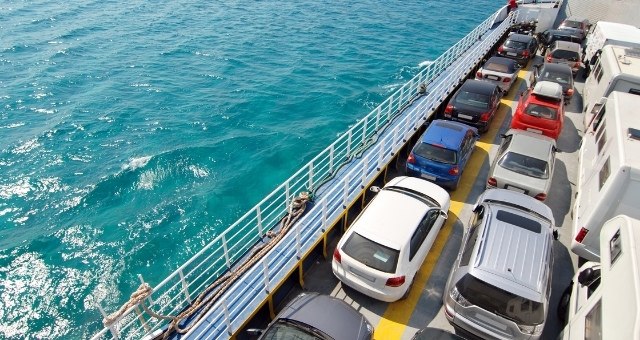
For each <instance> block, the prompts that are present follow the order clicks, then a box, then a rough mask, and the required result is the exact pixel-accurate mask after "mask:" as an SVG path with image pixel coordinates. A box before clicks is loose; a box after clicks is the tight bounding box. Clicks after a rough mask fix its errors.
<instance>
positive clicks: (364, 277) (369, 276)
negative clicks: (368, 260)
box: [349, 267, 376, 282]
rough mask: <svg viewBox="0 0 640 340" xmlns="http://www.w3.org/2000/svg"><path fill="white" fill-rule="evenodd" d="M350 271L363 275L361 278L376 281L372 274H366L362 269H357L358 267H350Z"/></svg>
mask: <svg viewBox="0 0 640 340" xmlns="http://www.w3.org/2000/svg"><path fill="white" fill-rule="evenodd" d="M349 271H350V272H352V273H353V274H355V275H356V276H358V277H361V278H363V279H365V280H367V281H371V282H375V281H376V278H375V277H373V276H371V275H367V274H365V273H363V272H361V271H359V270H357V269H355V268H353V267H349Z"/></svg>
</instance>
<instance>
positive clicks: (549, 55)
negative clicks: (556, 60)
mask: <svg viewBox="0 0 640 340" xmlns="http://www.w3.org/2000/svg"><path fill="white" fill-rule="evenodd" d="M547 62H548V63H550V62H551V54H547Z"/></svg>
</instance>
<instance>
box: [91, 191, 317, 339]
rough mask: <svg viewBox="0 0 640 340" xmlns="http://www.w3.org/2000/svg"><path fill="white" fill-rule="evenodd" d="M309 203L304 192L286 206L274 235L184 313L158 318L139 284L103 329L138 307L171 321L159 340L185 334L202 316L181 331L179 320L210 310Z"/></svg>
mask: <svg viewBox="0 0 640 340" xmlns="http://www.w3.org/2000/svg"><path fill="white" fill-rule="evenodd" d="M309 199H310V195H309V193H308V192H301V193H300V194H299V195H298V196H297V197H295V198H294V199H293V201H292V202H291V204H290V205H289V209H288V212H287V214H286V215H285V216H284V217H283V218H282V219H281V220H280V229H279V230H277V231H272V230H270V231H268V232H267V237H269V238H270V239H269V241H268V242H266V243H263V244H260V245H258V246H256V247H255V248H254V249H253V252H252V254H251V255H250V256H249V258H248V259H247V260H246V261H245V262H243V263H242V264H241V265H240V266H239V267H237V268H235V270H233V271H230V272H228V273H226V274H225V275H223V276H221V277H219V278H218V279H217V280H215V281H214V282H213V283H212V284H210V285H209V286H208V287H207V288H205V289H204V290H203V291H202V292H201V293H200V294H199V295H198V297H197V298H196V300H195V301H194V302H193V303H192V304H191V305H190V306H189V308H187V309H185V310H184V311H182V312H181V313H180V314H178V315H177V316H171V315H162V314H158V313H156V312H154V311H153V310H151V309H150V308H149V307H148V306H147V305H146V304H145V299H146V298H147V297H149V296H150V295H151V293H152V292H153V290H152V289H151V287H150V286H149V285H148V284H146V283H144V284H141V285H140V286H139V287H138V289H137V290H136V291H135V292H133V294H131V298H130V299H129V301H127V302H126V303H125V304H124V305H123V306H122V307H120V309H118V310H117V311H116V312H114V313H112V314H110V315H109V316H107V317H106V318H104V320H103V323H104V325H105V326H107V327H108V326H110V325H112V324H113V323H114V322H116V321H118V320H119V319H120V318H121V317H122V316H123V315H124V313H125V312H126V311H127V310H128V309H129V308H131V307H133V306H135V305H138V304H140V305H142V308H143V309H144V311H145V312H146V313H147V314H149V315H150V316H152V317H154V318H156V319H160V320H171V322H170V323H169V326H168V328H167V329H166V330H165V331H164V332H163V336H162V339H167V338H168V337H169V335H171V334H172V333H173V332H174V331H175V332H178V333H180V334H185V333H187V332H188V331H189V330H190V329H191V328H192V327H193V326H194V325H196V324H197V323H198V321H199V320H200V319H202V317H203V316H204V315H205V313H200V314H199V315H198V317H197V318H196V319H195V320H192V321H191V322H190V323H189V324H190V325H189V326H188V327H185V328H181V327H180V326H179V324H180V323H181V322H182V321H183V320H185V319H188V318H190V317H191V316H192V315H193V314H194V313H195V312H197V311H198V310H208V309H209V308H211V306H212V305H213V304H214V303H215V302H216V301H217V300H218V298H219V297H220V296H222V294H224V293H225V292H226V291H227V289H228V288H229V287H230V286H231V285H232V284H233V283H234V282H235V281H236V280H237V279H238V278H239V277H240V276H242V274H244V273H245V272H246V271H247V270H249V268H251V267H252V266H253V265H254V264H256V263H257V262H258V261H259V260H261V259H262V258H264V257H265V256H266V255H267V253H268V252H269V251H270V250H271V249H273V247H275V245H276V244H277V243H278V242H279V241H280V240H281V239H282V238H283V237H284V236H285V235H286V234H287V232H288V231H289V229H291V227H292V226H293V225H294V224H295V223H296V222H297V221H298V219H300V217H301V216H302V215H303V214H304V212H305V209H306V207H307V202H308V201H309ZM214 290H215V291H214Z"/></svg>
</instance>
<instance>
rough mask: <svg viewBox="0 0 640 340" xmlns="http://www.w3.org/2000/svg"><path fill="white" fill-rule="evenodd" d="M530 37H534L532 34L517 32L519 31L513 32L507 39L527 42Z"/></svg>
mask: <svg viewBox="0 0 640 340" xmlns="http://www.w3.org/2000/svg"><path fill="white" fill-rule="evenodd" d="M532 39H534V38H533V37H532V36H530V35H527V34H519V33H514V34H512V35H510V36H509V37H508V38H507V40H513V41H522V42H529V41H531V40H532Z"/></svg>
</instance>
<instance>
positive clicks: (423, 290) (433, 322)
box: [95, 1, 584, 339]
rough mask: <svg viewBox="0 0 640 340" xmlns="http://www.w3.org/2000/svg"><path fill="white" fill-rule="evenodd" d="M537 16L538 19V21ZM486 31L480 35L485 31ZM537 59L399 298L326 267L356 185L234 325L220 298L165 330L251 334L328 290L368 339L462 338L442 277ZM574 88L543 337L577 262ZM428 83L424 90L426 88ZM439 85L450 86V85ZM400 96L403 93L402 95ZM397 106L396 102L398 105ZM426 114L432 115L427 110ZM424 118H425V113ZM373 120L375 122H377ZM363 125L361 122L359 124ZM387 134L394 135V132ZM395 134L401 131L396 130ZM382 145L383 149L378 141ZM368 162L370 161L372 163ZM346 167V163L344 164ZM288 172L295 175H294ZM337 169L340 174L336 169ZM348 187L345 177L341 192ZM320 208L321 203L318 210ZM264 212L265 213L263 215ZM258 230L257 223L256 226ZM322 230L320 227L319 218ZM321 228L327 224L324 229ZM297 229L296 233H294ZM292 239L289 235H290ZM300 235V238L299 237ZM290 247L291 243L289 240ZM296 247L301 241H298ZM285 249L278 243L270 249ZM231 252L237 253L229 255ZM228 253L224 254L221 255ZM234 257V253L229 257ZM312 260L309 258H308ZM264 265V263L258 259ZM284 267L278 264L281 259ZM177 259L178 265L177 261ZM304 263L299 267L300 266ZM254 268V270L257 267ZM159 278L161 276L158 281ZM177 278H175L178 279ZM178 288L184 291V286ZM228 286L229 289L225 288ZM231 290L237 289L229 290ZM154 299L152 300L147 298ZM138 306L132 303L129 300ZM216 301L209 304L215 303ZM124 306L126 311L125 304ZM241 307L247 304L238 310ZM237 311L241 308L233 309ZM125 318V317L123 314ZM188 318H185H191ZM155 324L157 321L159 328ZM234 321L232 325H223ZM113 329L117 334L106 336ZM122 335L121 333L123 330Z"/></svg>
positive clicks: (553, 193)
mask: <svg viewBox="0 0 640 340" xmlns="http://www.w3.org/2000/svg"><path fill="white" fill-rule="evenodd" d="M560 3H561V6H560V12H559V13H558V16H557V17H556V18H554V20H552V22H548V23H546V25H547V27H550V26H551V25H553V26H554V27H555V26H556V25H557V23H559V22H560V21H561V20H562V19H563V18H564V17H566V16H567V12H570V10H569V6H571V4H575V2H572V1H563V2H560ZM545 5H546V6H547V7H551V6H553V3H547V4H542V5H541V4H533V5H521V9H522V10H526V8H527V6H531V7H530V9H532V10H533V12H535V11H538V10H539V9H540V8H541V6H542V7H544V6H545ZM539 24H540V22H539ZM485 38H486V36H485ZM542 62H543V59H542V57H541V56H539V55H538V56H536V57H535V59H534V60H532V61H530V62H529V64H528V65H527V67H525V68H523V69H522V70H521V71H520V72H519V73H518V80H517V81H516V82H515V83H514V85H513V87H512V88H511V90H510V91H509V92H508V93H506V94H505V95H504V97H503V98H502V99H501V105H500V108H499V109H498V111H497V113H496V116H495V117H494V120H493V122H492V123H491V126H490V129H489V130H488V131H487V132H486V133H483V134H482V135H481V138H480V140H479V141H478V142H477V143H476V147H475V150H474V152H473V155H472V156H471V158H470V160H469V162H468V163H467V166H466V168H465V170H464V173H463V177H462V180H461V182H460V184H459V187H458V189H457V190H455V191H452V192H450V195H451V207H450V210H449V214H448V215H449V218H448V220H447V222H446V223H445V225H444V226H443V227H442V229H441V231H440V233H439V234H438V237H437V239H436V241H435V242H434V244H433V246H432V248H431V250H430V251H429V254H428V255H427V258H426V260H425V261H424V263H423V265H422V267H421V268H420V270H419V272H418V274H417V276H416V279H415V281H414V284H413V286H412V288H411V290H410V293H409V295H408V297H407V298H406V299H403V300H400V301H397V302H393V303H385V302H380V301H377V300H374V299H372V298H369V297H367V296H365V295H362V294H360V293H358V292H356V291H355V290H353V289H351V288H349V287H345V286H344V285H342V284H341V283H340V282H339V281H338V279H337V278H336V277H335V276H334V275H333V273H332V271H331V254H332V253H333V250H334V248H335V245H336V243H337V241H338V240H339V236H340V234H341V233H342V231H343V230H344V228H346V227H347V226H348V225H349V222H350V221H352V220H353V219H354V218H355V217H356V216H357V212H358V210H359V209H361V208H362V207H363V206H364V205H365V204H366V202H367V201H368V200H370V199H371V197H373V193H370V192H368V191H367V190H360V191H361V195H356V196H357V197H358V198H357V199H355V200H354V202H355V203H352V204H351V205H349V207H348V208H347V207H345V208H347V209H346V211H347V213H343V214H342V215H341V217H340V222H339V223H336V224H335V225H334V226H333V227H332V229H333V230H334V232H333V234H332V237H331V235H329V237H327V236H328V235H327V234H325V235H324V236H323V237H321V239H322V240H321V241H319V243H318V241H316V243H314V244H313V245H311V246H310V247H312V248H313V247H315V248H317V249H320V251H319V252H315V255H314V256H307V255H308V253H307V255H305V256H304V257H302V259H301V258H300V256H298V260H297V261H298V264H294V265H293V266H294V267H295V268H297V269H292V270H291V271H289V272H288V274H286V275H287V276H288V277H287V278H278V279H279V280H281V281H280V282H279V283H277V284H276V287H274V289H265V292H264V293H265V294H266V296H267V297H266V298H265V300H264V301H262V302H257V304H258V305H259V307H258V308H257V309H255V310H253V312H249V314H250V315H249V316H248V317H247V316H246V315H244V316H243V318H244V320H245V321H244V322H242V323H241V325H233V324H232V323H231V321H229V320H230V319H233V315H231V314H233V313H232V312H230V310H231V309H232V308H233V306H231V305H227V304H226V303H224V304H223V308H220V306H219V305H218V309H222V310H223V311H218V312H214V313H209V312H202V313H203V314H207V315H206V316H205V317H204V321H196V322H195V323H196V324H197V325H196V326H195V327H194V328H193V329H192V330H190V331H189V332H188V333H186V334H184V335H181V334H175V333H174V334H173V335H172V336H170V337H172V338H212V339H217V338H225V337H234V338H239V339H244V338H251V337H250V336H249V334H248V333H247V332H246V329H248V328H263V327H265V326H266V324H267V323H268V321H269V317H273V315H274V314H275V313H277V312H278V310H279V309H280V308H282V307H283V306H284V305H285V304H286V303H287V302H288V301H290V300H291V299H292V298H293V297H295V296H297V295H298V294H299V293H300V292H302V291H311V292H318V293H321V294H326V295H331V296H334V297H336V298H339V299H341V300H343V301H345V302H347V303H348V304H350V305H351V306H353V307H354V308H355V309H356V310H358V311H359V312H360V313H362V314H363V315H364V316H365V317H366V318H367V319H368V320H369V321H370V322H371V324H372V325H373V327H374V328H375V333H374V338H375V339H411V338H412V337H413V336H414V335H415V334H416V332H417V331H418V330H421V329H423V331H422V336H423V337H424V338H429V339H431V338H433V339H459V338H460V337H459V336H461V337H462V338H466V337H467V336H468V335H466V334H456V332H455V330H454V329H453V327H452V326H451V325H450V324H449V322H448V321H447V320H446V318H445V317H444V312H443V307H442V294H443V290H444V286H445V283H446V280H447V278H448V275H449V272H450V270H451V266H452V264H453V262H454V261H455V258H456V256H457V253H458V251H459V247H460V243H461V238H462V235H463V230H464V228H465V227H466V226H467V225H468V221H469V217H470V208H471V206H472V204H474V203H475V201H476V200H477V198H478V196H479V195H480V194H481V193H482V192H483V191H484V190H485V184H486V179H487V176H488V171H489V167H490V164H491V161H492V160H493V158H494V157H495V153H496V151H497V146H498V145H499V143H500V134H502V133H504V132H505V131H506V130H507V129H508V127H509V123H510V119H511V116H512V112H513V110H514V109H515V106H516V105H517V102H518V100H519V98H520V94H521V93H522V92H523V91H524V90H525V89H526V88H527V87H528V86H529V83H530V80H531V77H532V74H531V68H532V66H533V65H535V64H541V63H542ZM465 72H468V73H470V74H473V72H475V67H473V66H472V68H471V69H470V70H465ZM575 81H576V83H575V90H576V92H575V94H574V95H573V98H572V99H571V102H570V103H569V104H567V105H566V106H565V121H564V126H563V130H562V133H561V134H560V137H559V139H558V142H557V146H558V148H559V150H560V151H559V152H558V154H557V158H556V165H555V168H554V173H553V180H552V186H551V190H550V192H549V194H548V198H547V199H546V201H545V204H547V205H548V206H549V207H551V209H552V211H553V214H554V218H555V222H556V228H557V229H558V232H559V235H560V237H559V239H558V241H555V242H554V245H553V252H554V254H553V257H554V263H553V273H552V282H553V283H552V294H551V301H550V304H549V311H548V316H547V321H546V323H545V328H544V331H543V333H542V339H553V338H557V336H558V334H559V333H560V331H561V330H562V327H563V325H561V323H560V321H559V319H558V318H557V316H556V307H557V305H558V302H559V299H560V296H561V294H562V292H563V291H564V289H565V288H566V286H567V285H568V284H569V282H570V280H571V278H572V277H573V274H574V272H575V270H576V268H577V257H576V256H575V255H574V254H573V253H571V251H570V250H569V249H568V245H569V244H570V240H571V236H572V235H571V228H572V213H571V207H572V206H573V201H574V198H575V191H576V187H575V183H576V178H577V176H578V174H577V171H578V170H577V166H578V151H579V147H580V140H581V136H582V134H583V131H584V126H583V123H582V122H583V117H582V98H581V93H582V90H583V76H582V71H580V72H579V73H578V75H577V76H576V78H575ZM427 91H430V89H429V88H427ZM446 93H450V92H449V91H448V92H446ZM401 96H402V95H401ZM440 104H441V103H440ZM420 105H421V103H420V101H415V102H413V101H411V104H410V105H408V106H406V107H403V108H402V110H406V111H408V110H411V109H412V106H420ZM399 110H400V109H399ZM427 118H432V117H427ZM425 120H426V118H425ZM413 124H416V126H420V128H416V129H414V130H416V132H415V133H413V136H412V137H410V138H409V139H408V140H406V141H404V142H406V143H405V144H406V147H404V148H402V149H400V151H399V152H398V153H396V154H393V153H392V154H393V158H392V160H391V161H390V162H389V163H388V165H387V166H386V167H385V168H384V169H383V170H382V171H380V169H378V172H379V175H377V176H375V179H374V180H373V181H371V182H369V183H367V184H365V183H362V184H363V185H362V188H366V187H368V186H370V185H378V186H382V185H384V182H385V180H388V179H390V178H393V177H395V176H398V175H403V174H404V172H405V170H404V169H405V164H404V162H405V160H406V157H407V155H408V154H407V153H408V151H409V150H410V147H411V146H412V145H413V143H414V142H415V141H416V140H417V137H418V136H419V135H420V133H421V132H422V131H424V127H422V122H413ZM376 125H377V123H376ZM366 129H367V128H366V125H365V128H364V130H366ZM393 139H396V138H395V136H394V138H393ZM400 139H402V138H400ZM381 151H382V149H381ZM374 170H375V166H374ZM345 171H346V170H345ZM294 176H295V175H294ZM337 176H340V174H338V175H337ZM286 189H287V197H288V196H289V187H288V186H287V188H286ZM346 191H347V187H346V185H345V193H346ZM257 215H258V218H257V220H258V223H260V221H261V215H260V212H259V211H258V214H257ZM324 215H325V216H326V211H325V212H324ZM262 218H264V217H262ZM260 232H261V234H262V230H260ZM322 232H323V233H325V228H324V225H323V228H322ZM327 233H328V231H327ZM297 237H300V236H299V235H298V236H297ZM293 238H294V239H295V237H293ZM298 243H299V242H298ZM223 245H224V248H225V253H226V251H227V249H226V247H227V245H226V243H224V240H223ZM293 248H296V247H295V246H294V247H293ZM291 251H292V253H291V254H288V255H287V256H291V257H292V258H293V260H294V262H295V258H296V256H295V252H296V250H295V249H293V250H291ZM297 252H298V254H300V249H299V246H298V249H297ZM278 255H280V256H285V255H286V254H284V251H282V252H281V253H279V254H276V256H278ZM232 260H238V259H232ZM229 262H230V260H229V258H227V263H229ZM231 262H233V261H231ZM309 262H311V263H309ZM263 265H264V263H263ZM282 266H283V267H284V266H285V264H283V265H282ZM183 267H184V266H183ZM183 267H181V268H179V270H178V271H177V272H178V273H179V274H180V277H181V278H182V285H183V286H184V285H185V280H184V277H183V274H182V273H183V270H184V268H183ZM303 268H304V269H303ZM266 271H267V269H266V267H265V276H267V278H264V279H262V278H254V279H253V281H245V283H241V285H251V283H249V284H247V283H246V282H253V284H254V285H260V284H262V283H261V282H262V280H264V281H265V286H266V287H269V285H270V282H269V281H270V280H271V279H272V277H273V275H271V276H269V275H266ZM258 272H261V271H260V270H259V271H258ZM162 284H164V282H163V283H161V284H160V286H161V285H162ZM177 286H180V284H179V283H178V284H177ZM185 291H187V290H186V289H185ZM231 294H233V292H232V293H231ZM235 294H236V295H242V293H238V292H237V291H236V293H235ZM186 296H187V299H186V300H190V296H189V294H188V293H186ZM152 303H153V302H152ZM251 303H254V304H255V303H256V302H255V301H253V300H250V301H249V302H247V300H242V299H239V300H236V302H235V304H236V305H241V307H240V308H242V305H243V304H251ZM136 308H137V307H136ZM214 308H216V307H214ZM132 310H133V307H132V308H129V311H132ZM244 313H245V314H246V311H245V312H244ZM240 314H241V313H240ZM132 318H138V319H140V320H141V323H142V324H144V325H145V328H147V325H146V322H147V321H145V319H144V318H142V317H141V313H140V311H139V310H138V312H137V317H136V316H134V317H132ZM130 319H131V318H130ZM192 321H193V320H187V322H192ZM161 328H162V327H160V328H159V329H161ZM159 329H156V331H155V332H150V333H147V334H150V335H151V336H149V335H148V336H147V337H148V338H153V337H154V336H156V335H158V334H159V332H158V330H159ZM230 329H234V331H230ZM109 333H111V334H112V335H114V334H117V332H114V329H113V328H105V329H103V331H102V332H100V333H99V334H97V335H96V337H95V338H103V337H107V336H108V334H109ZM113 337H118V336H117V335H116V336H113ZM124 337H127V336H124Z"/></svg>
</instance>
